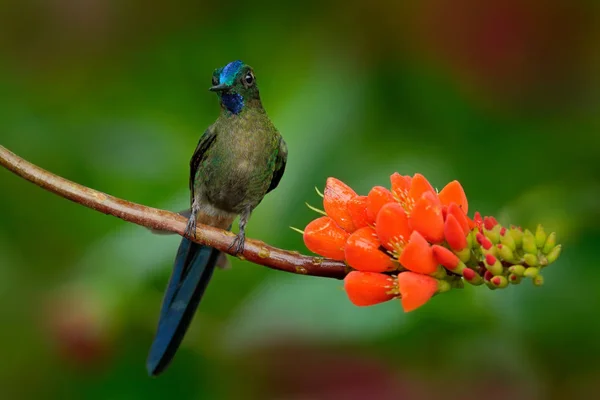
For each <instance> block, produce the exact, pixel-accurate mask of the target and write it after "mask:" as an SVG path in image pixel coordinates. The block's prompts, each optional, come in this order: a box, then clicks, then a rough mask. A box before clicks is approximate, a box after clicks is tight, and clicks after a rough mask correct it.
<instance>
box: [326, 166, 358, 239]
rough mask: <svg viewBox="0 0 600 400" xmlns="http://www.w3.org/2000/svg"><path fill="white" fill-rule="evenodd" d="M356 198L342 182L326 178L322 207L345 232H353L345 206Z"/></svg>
mask: <svg viewBox="0 0 600 400" xmlns="http://www.w3.org/2000/svg"><path fill="white" fill-rule="evenodd" d="M356 196H357V194H356V192H355V191H354V190H352V188H350V186H348V185H346V184H345V183H344V182H342V181H340V180H339V179H336V178H327V183H326V184H325V190H324V192H323V207H324V208H325V212H326V213H327V215H328V216H329V217H331V218H332V219H333V220H334V221H335V222H336V223H337V224H338V225H339V226H340V227H341V228H342V229H343V230H345V231H346V232H354V230H355V227H354V223H353V221H352V218H351V215H350V213H349V212H348V207H347V204H348V202H349V201H350V200H352V199H353V198H355V197H356Z"/></svg>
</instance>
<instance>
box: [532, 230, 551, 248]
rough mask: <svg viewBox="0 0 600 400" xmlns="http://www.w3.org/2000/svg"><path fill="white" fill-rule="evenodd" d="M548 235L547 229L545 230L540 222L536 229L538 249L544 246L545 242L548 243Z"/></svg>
mask: <svg viewBox="0 0 600 400" xmlns="http://www.w3.org/2000/svg"><path fill="white" fill-rule="evenodd" d="M547 237H548V235H547V234H546V231H544V227H543V226H542V224H539V225H538V226H537V228H536V230H535V245H536V246H537V248H538V249H541V248H542V247H544V243H546V238H547Z"/></svg>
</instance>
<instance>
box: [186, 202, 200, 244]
mask: <svg viewBox="0 0 600 400" xmlns="http://www.w3.org/2000/svg"><path fill="white" fill-rule="evenodd" d="M198 209H199V207H198V205H197V203H196V201H195V200H194V204H193V205H192V210H191V212H190V217H189V219H188V222H187V225H186V227H185V232H184V233H185V236H186V237H188V238H191V239H196V220H197V217H198Z"/></svg>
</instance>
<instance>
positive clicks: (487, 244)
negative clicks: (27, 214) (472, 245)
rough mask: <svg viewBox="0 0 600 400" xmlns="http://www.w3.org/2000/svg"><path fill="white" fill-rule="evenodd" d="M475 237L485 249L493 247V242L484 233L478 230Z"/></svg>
mask: <svg viewBox="0 0 600 400" xmlns="http://www.w3.org/2000/svg"><path fill="white" fill-rule="evenodd" d="M475 239H477V243H479V244H480V245H481V247H483V248H484V249H485V250H489V249H491V248H492V242H491V241H490V239H488V238H486V237H485V236H484V235H483V233H481V232H478V233H477V235H475Z"/></svg>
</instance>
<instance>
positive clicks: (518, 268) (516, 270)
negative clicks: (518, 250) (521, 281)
mask: <svg viewBox="0 0 600 400" xmlns="http://www.w3.org/2000/svg"><path fill="white" fill-rule="evenodd" d="M508 272H510V273H512V274H515V275H517V276H523V275H524V274H525V267H524V266H522V265H518V264H517V265H511V266H510V267H508Z"/></svg>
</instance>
